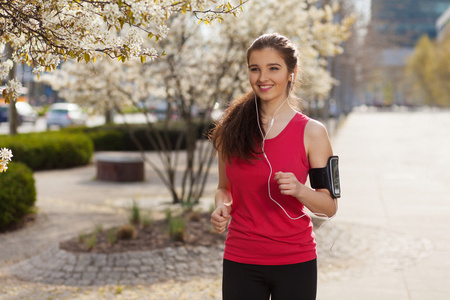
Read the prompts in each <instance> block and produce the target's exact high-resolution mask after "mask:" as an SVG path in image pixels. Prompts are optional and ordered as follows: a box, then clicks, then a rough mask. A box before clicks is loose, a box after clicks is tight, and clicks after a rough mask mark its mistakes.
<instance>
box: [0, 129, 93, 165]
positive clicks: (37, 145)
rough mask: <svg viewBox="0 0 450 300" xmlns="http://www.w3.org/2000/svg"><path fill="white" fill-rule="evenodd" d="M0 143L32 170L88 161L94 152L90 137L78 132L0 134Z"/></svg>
mask: <svg viewBox="0 0 450 300" xmlns="http://www.w3.org/2000/svg"><path fill="white" fill-rule="evenodd" d="M0 145H1V146H2V147H6V148H9V149H11V150H12V152H13V155H14V158H13V159H14V161H17V162H18V161H20V162H23V163H24V164H26V165H27V166H28V167H29V168H31V169H32V170H48V169H63V168H71V167H76V166H81V165H86V164H88V163H89V162H90V160H91V158H92V155H93V153H94V146H93V143H92V140H91V139H90V138H89V137H88V136H87V135H86V134H83V133H81V132H79V133H76V132H74V133H73V134H67V133H64V132H40V133H27V134H19V135H15V136H0Z"/></svg>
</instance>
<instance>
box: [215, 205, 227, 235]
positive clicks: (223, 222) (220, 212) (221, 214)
mask: <svg viewBox="0 0 450 300" xmlns="http://www.w3.org/2000/svg"><path fill="white" fill-rule="evenodd" d="M230 212H231V203H230V205H225V204H223V203H222V204H219V205H218V206H217V207H216V209H215V210H214V211H213V212H212V214H211V224H212V226H213V228H214V230H216V231H217V232H218V233H222V232H224V231H225V230H226V229H227V224H228V219H229V217H230Z"/></svg>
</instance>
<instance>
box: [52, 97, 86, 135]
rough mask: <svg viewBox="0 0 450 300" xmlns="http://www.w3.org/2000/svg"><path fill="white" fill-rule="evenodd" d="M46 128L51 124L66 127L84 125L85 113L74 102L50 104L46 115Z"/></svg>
mask: <svg viewBox="0 0 450 300" xmlns="http://www.w3.org/2000/svg"><path fill="white" fill-rule="evenodd" d="M45 118H46V121H47V129H49V128H50V127H52V126H58V127H67V126H71V125H85V124H86V119H87V117H86V115H85V114H84V113H83V111H82V110H81V108H80V107H79V106H78V105H77V104H75V103H55V104H52V105H51V106H50V108H49V109H48V111H47V113H46V115H45Z"/></svg>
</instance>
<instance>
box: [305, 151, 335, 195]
mask: <svg viewBox="0 0 450 300" xmlns="http://www.w3.org/2000/svg"><path fill="white" fill-rule="evenodd" d="M309 182H310V183H311V187H312V188H313V189H328V190H329V191H330V193H331V196H332V197H333V198H334V199H336V198H340V197H341V184H340V181H339V157H338V156H336V155H334V156H330V158H328V163H327V165H326V167H323V168H311V169H309Z"/></svg>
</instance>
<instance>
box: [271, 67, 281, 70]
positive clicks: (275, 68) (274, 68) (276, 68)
mask: <svg viewBox="0 0 450 300" xmlns="http://www.w3.org/2000/svg"><path fill="white" fill-rule="evenodd" d="M270 70H272V71H277V70H279V69H278V67H271V68H270Z"/></svg>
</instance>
